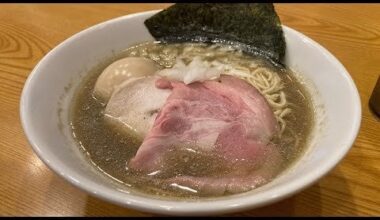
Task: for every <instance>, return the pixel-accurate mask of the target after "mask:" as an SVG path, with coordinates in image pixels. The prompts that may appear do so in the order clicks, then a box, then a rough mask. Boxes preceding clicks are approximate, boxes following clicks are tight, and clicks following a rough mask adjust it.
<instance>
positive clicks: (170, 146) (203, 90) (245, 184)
mask: <svg viewBox="0 0 380 220" xmlns="http://www.w3.org/2000/svg"><path fill="white" fill-rule="evenodd" d="M156 87H157V88H160V89H162V90H168V89H170V90H171V93H170V95H169V97H168V98H167V99H166V102H165V104H164V105H163V107H162V108H161V110H160V111H159V113H158V115H157V117H156V119H155V121H154V123H153V126H152V128H151V129H150V131H149V132H148V134H147V135H146V137H145V138H144V141H143V143H142V145H141V146H140V148H139V150H138V151H137V154H136V155H135V157H134V158H132V159H131V160H130V162H129V163H128V168H130V169H133V170H137V171H139V172H143V173H146V174H152V173H165V171H167V170H169V169H173V166H176V164H171V163H170V161H172V158H169V157H170V155H173V154H171V153H170V152H172V151H173V150H174V151H175V150H176V149H178V148H186V149H187V150H189V152H190V151H192V152H201V153H202V154H209V155H212V156H213V157H217V158H219V162H220V161H221V164H219V165H218V166H220V167H221V170H224V171H223V172H221V174H222V175H219V176H218V175H213V176H207V175H197V174H195V175H189V174H176V175H173V176H171V177H170V176H169V177H168V176H166V177H165V182H166V183H168V184H172V185H181V186H186V187H190V188H192V189H194V190H196V191H199V192H202V193H206V194H208V193H210V194H214V195H215V194H224V193H226V192H235V193H236V192H243V191H247V190H249V189H252V188H255V187H257V186H259V185H261V184H263V183H265V182H267V181H269V180H270V179H271V178H272V177H273V176H274V175H275V172H276V170H277V168H278V164H280V161H279V160H281V158H280V156H279V152H278V150H277V149H276V147H275V146H274V145H272V144H270V140H271V138H272V137H273V135H274V134H275V133H276V132H277V131H278V124H277V121H276V119H275V117H274V114H273V112H272V110H271V109H270V107H269V105H268V103H267V101H266V100H265V98H264V97H263V96H262V95H261V94H260V93H259V91H257V90H256V89H255V88H254V87H252V86H250V85H249V84H248V83H246V82H245V81H244V80H241V79H238V78H235V77H232V76H221V77H220V79H219V80H218V81H205V82H202V83H200V82H195V83H192V84H189V85H185V84H184V83H182V82H178V81H168V80H165V79H158V80H157V81H156Z"/></svg>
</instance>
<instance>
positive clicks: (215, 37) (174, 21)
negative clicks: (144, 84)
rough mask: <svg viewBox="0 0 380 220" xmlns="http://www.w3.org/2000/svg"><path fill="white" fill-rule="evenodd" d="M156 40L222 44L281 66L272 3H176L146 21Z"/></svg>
mask: <svg viewBox="0 0 380 220" xmlns="http://www.w3.org/2000/svg"><path fill="white" fill-rule="evenodd" d="M145 26H146V27H147V28H148V30H149V32H150V33H151V35H152V36H153V37H154V38H155V39H156V40H159V41H162V42H166V43H175V42H203V43H213V42H214V43H216V42H218V43H224V44H230V45H236V46H238V47H240V48H241V49H242V50H243V51H244V52H246V53H249V54H253V55H263V56H265V57H267V58H269V59H270V60H271V61H274V62H277V63H280V64H281V63H282V60H283V58H284V55H285V46H286V45H285V39H284V36H283V31H282V26H281V22H280V19H279V17H278V15H277V13H276V11H275V9H274V6H273V4H271V3H239V4H228V3H177V4H174V5H172V6H170V7H169V8H167V9H165V10H163V11H161V12H159V13H157V14H155V15H153V16H152V17H150V18H148V19H147V20H145Z"/></svg>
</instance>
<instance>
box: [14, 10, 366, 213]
mask: <svg viewBox="0 0 380 220" xmlns="http://www.w3.org/2000/svg"><path fill="white" fill-rule="evenodd" d="M159 11H161V10H151V11H143V12H138V13H133V14H129V15H125V16H120V17H116V18H113V19H110V20H107V21H104V22H101V23H98V24H95V25H93V26H91V27H88V28H86V29H84V30H82V31H80V32H77V33H76V34H74V35H72V36H70V37H69V38H67V39H65V40H64V41H63V42H61V43H60V44H58V45H57V46H56V47H54V48H53V49H52V50H50V51H49V52H48V53H47V54H46V55H45V56H44V57H43V58H42V59H41V60H40V61H39V62H38V64H37V65H36V66H35V67H34V69H33V70H32V72H31V73H30V74H29V76H28V78H27V80H26V82H25V84H24V88H23V90H22V94H21V100H20V119H21V124H22V128H23V130H24V133H25V135H26V137H27V140H28V141H29V143H30V145H31V147H32V149H33V151H34V152H35V153H36V154H37V156H38V157H39V159H41V160H42V161H43V162H44V164H45V165H46V166H48V167H49V168H50V169H51V170H53V171H54V172H55V173H56V174H58V175H59V176H61V177H62V178H63V179H65V180H66V181H68V182H69V183H71V184H73V185H74V186H76V187H77V188H79V189H81V190H83V191H85V192H87V193H89V194H91V195H93V196H95V197H98V198H101V199H104V200H107V201H109V202H111V203H114V204H118V205H121V206H124V207H128V208H132V209H136V210H140V211H146V212H150V213H156V214H170V215H205V214H215V213H219V214H222V213H231V212H236V211H241V210H246V209H248V208H258V207H262V206H264V205H267V204H270V203H274V202H276V201H278V200H282V199H284V198H287V197H289V196H291V195H294V194H295V193H297V192H299V191H301V190H303V189H305V188H306V187H308V186H310V185H311V184H313V183H314V182H316V181H317V180H319V179H320V178H322V177H323V176H324V175H326V174H327V173H328V172H329V171H330V170H331V169H333V168H334V167H335V166H336V165H337V164H338V163H339V162H340V161H341V160H342V159H343V157H344V156H345V155H346V154H347V153H348V151H349V150H350V149H351V147H352V146H353V144H354V141H355V139H356V137H357V135H358V133H359V129H360V125H361V114H362V112H361V100H360V96H359V93H358V90H357V87H356V85H355V83H354V81H353V79H352V78H351V76H350V74H349V73H348V72H347V70H346V69H345V67H344V66H343V65H342V64H341V63H340V62H339V61H338V59H337V58H336V57H335V56H333V55H332V54H331V53H330V52H329V51H328V50H327V49H325V48H324V47H322V46H321V45H320V44H318V43H317V42H315V41H314V40H312V39H311V38H309V37H307V36H305V35H304V34H302V33H300V32H298V31H296V30H294V29H292V28H290V27H287V26H285V25H282V26H283V28H284V29H285V30H286V32H292V33H293V34H295V35H298V36H300V37H302V38H303V39H305V40H307V41H308V43H310V44H312V45H313V46H314V47H316V49H318V50H319V51H320V52H321V53H322V54H323V55H324V56H326V57H327V58H328V59H329V60H331V61H332V62H334V64H335V65H336V66H337V68H338V69H339V72H340V73H341V74H342V76H343V77H344V78H345V79H346V82H348V84H349V85H348V86H349V88H350V91H351V96H352V101H353V103H354V106H355V108H354V109H353V116H354V118H353V119H352V127H351V129H350V131H349V135H348V136H349V137H350V138H349V139H348V140H347V142H346V144H345V145H343V146H342V147H341V150H340V151H339V152H338V153H336V154H334V155H331V157H330V158H329V160H327V161H326V163H324V164H321V165H320V166H319V167H318V169H315V170H312V171H311V172H309V173H308V174H307V175H304V176H302V177H300V178H298V179H295V180H292V181H289V182H287V183H285V184H283V185H280V186H277V187H276V188H275V189H272V190H269V191H264V192H261V194H260V195H261V199H257V196H256V195H242V196H237V197H236V198H228V199H226V200H223V199H222V200H205V201H169V200H158V199H157V198H149V197H144V196H139V195H130V194H128V195H127V194H124V196H123V197H121V196H118V195H116V194H115V191H114V190H111V189H109V187H105V186H102V185H99V184H98V183H95V182H91V181H89V180H88V179H86V177H83V176H81V175H77V174H76V173H70V172H68V173H66V171H65V170H64V169H63V168H62V167H60V166H59V165H58V164H57V163H53V162H52V161H50V160H49V159H48V158H46V155H45V154H44V152H43V151H42V150H41V149H40V148H39V146H38V143H39V137H38V136H33V135H32V134H31V132H30V130H31V127H30V125H29V117H30V115H29V111H28V105H27V100H28V99H29V94H31V93H30V91H31V90H32V89H33V88H32V85H33V83H34V81H35V80H34V79H35V77H36V75H37V74H40V73H41V72H40V67H41V66H43V65H45V63H47V61H48V58H49V57H50V56H52V55H54V54H55V53H56V52H57V51H59V50H60V49H61V48H63V47H65V45H66V44H69V43H71V42H73V41H75V40H76V39H77V38H80V37H81V36H82V35H84V34H87V33H90V32H92V31H94V30H96V29H99V28H102V27H103V26H106V25H108V24H110V23H114V22H120V21H123V20H126V19H131V18H134V17H138V16H143V17H144V16H145V17H148V16H150V15H153V14H155V13H157V12H159ZM73 177H74V178H73ZM206 204H207V205H206Z"/></svg>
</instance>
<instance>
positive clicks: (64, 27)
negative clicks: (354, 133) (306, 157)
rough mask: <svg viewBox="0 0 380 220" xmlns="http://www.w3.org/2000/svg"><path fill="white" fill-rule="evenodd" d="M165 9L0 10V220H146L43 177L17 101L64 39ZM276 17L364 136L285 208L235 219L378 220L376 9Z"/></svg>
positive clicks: (312, 9) (379, 58)
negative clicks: (105, 219) (357, 103)
mask: <svg viewBox="0 0 380 220" xmlns="http://www.w3.org/2000/svg"><path fill="white" fill-rule="evenodd" d="M167 6H168V4H107V5H101V4H88V5H85V4H75V5H74V4H62V5H58V4H54V5H53V4H46V5H44V4H9V5H6V4H2V5H0V110H1V111H0V112H1V114H0V215H11V216H20V215H22V216H24V215H27V216H35V215H38V216H51V215H53V216H99V215H100V216H108V215H112V216H120V215H125V216H151V214H148V213H141V212H138V211H134V210H130V209H126V208H122V207H119V206H116V205H113V204H110V203H107V202H105V201H102V200H99V199H97V198H94V197H92V196H90V195H88V194H86V193H84V192H83V191H81V190H79V189H77V188H75V187H73V186H72V185H71V184H69V183H67V182H66V181H64V180H63V179H62V178H60V177H58V176H57V175H55V174H54V173H53V172H52V171H50V170H49V169H48V168H47V167H46V166H45V165H44V164H43V163H42V162H41V161H40V160H39V159H38V158H37V157H36V155H35V154H34V153H33V151H32V149H31V148H30V146H29V144H28V142H27V140H26V138H25V136H24V133H23V130H22V128H21V125H20V119H19V100H20V94H21V90H22V88H23V85H24V82H25V80H26V78H27V76H28V75H29V73H30V71H31V70H32V68H33V67H34V66H35V65H36V64H37V62H38V61H39V60H40V59H41V58H42V57H43V56H44V55H45V54H46V53H47V52H48V51H49V50H51V49H52V48H53V47H55V46H56V45H57V44H58V43H60V42H62V41H63V40H65V39H66V38H68V37H69V36H71V35H73V34H75V33H77V32H78V31H80V30H83V29H85V28H87V27H90V26H92V25H94V24H97V23H99V22H102V21H106V20H108V19H111V18H115V17H118V16H122V15H126V14H130V13H134V12H140V11H146V10H152V9H159V8H164V7H167ZM276 9H277V12H278V14H279V15H280V18H281V20H282V22H283V23H284V24H285V25H287V26H289V27H292V28H294V29H296V30H298V31H301V32H302V33H304V34H306V35H308V36H309V37H311V38H312V39H314V40H316V41H317V42H319V43H320V44H321V45H323V46H324V47H326V48H327V49H328V50H329V51H331V52H332V53H333V54H334V55H335V56H336V57H337V58H338V59H339V60H340V61H341V62H342V63H343V65H345V66H346V68H347V70H348V71H349V72H350V74H351V76H352V77H353V79H354V81H355V83H356V85H357V87H358V89H359V92H360V98H361V100H362V109H363V120H362V126H361V130H360V133H359V136H358V138H357V140H356V142H355V145H354V146H353V148H352V149H351V151H350V152H349V154H348V155H347V156H346V157H345V158H344V160H343V161H342V162H341V163H340V164H339V165H338V166H337V167H336V168H335V169H334V170H333V171H331V172H330V173H329V174H328V175H327V176H325V177H324V178H322V179H321V180H320V181H319V182H317V183H316V184H314V185H313V186H311V187H309V188H308V189H306V190H304V191H302V192H300V193H298V194H297V195H295V196H293V197H292V198H289V199H286V200H284V201H281V202H278V203H276V204H273V205H270V206H267V207H264V208H259V209H256V210H251V211H247V212H244V213H236V214H234V215H239V216H240V215H245V216H247V215H250V216H262V215H281V216H283V215H292V216H300V215H302V216H310V215H313V216H314V215H316V216H319V215H323V216H326V215H329V216H330V215H339V216H340V215H361V216H368V215H372V216H373V215H380V121H379V120H377V119H376V118H375V117H374V116H373V114H371V112H370V111H369V109H368V99H369V96H370V94H371V91H372V89H373V88H374V85H375V82H376V79H377V77H378V76H379V74H380V23H379V21H380V4H378V5H375V4H371V5H363V4H355V5H350V4H339V5H338V4H314V5H313V4H277V5H276ZM347 120H349V119H347Z"/></svg>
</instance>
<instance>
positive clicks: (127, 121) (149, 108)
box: [104, 76, 171, 139]
mask: <svg viewBox="0 0 380 220" xmlns="http://www.w3.org/2000/svg"><path fill="white" fill-rule="evenodd" d="M156 80H157V78H156V77H154V76H150V77H145V78H139V79H135V80H130V81H126V82H124V83H123V84H121V85H120V88H119V89H118V90H117V91H115V92H114V93H113V95H112V97H111V98H110V100H109V102H108V104H107V106H106V109H105V114H104V115H105V120H106V121H107V122H108V123H111V124H112V125H114V126H113V127H116V128H118V129H119V130H120V131H127V132H128V133H129V134H130V133H132V134H134V135H136V136H137V137H138V138H140V139H143V138H144V137H145V136H146V135H147V133H148V131H149V130H150V129H151V127H152V126H153V122H154V120H155V118H156V116H157V113H158V112H159V111H160V109H161V107H162V106H163V105H164V103H165V101H166V99H167V98H168V96H169V94H170V92H171V90H169V89H158V88H157V87H156V86H155V82H156Z"/></svg>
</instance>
